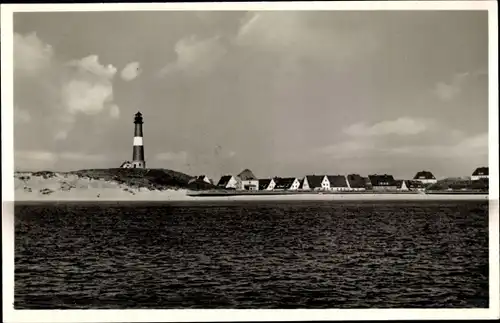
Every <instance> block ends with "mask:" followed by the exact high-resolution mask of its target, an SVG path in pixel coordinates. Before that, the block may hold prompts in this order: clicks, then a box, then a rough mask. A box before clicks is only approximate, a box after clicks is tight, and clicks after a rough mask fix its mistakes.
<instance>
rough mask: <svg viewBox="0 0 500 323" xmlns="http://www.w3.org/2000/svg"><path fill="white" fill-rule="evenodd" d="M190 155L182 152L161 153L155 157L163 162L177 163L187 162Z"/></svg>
mask: <svg viewBox="0 0 500 323" xmlns="http://www.w3.org/2000/svg"><path fill="white" fill-rule="evenodd" d="M187 157H188V154H187V152H185V151H180V152H171V151H169V152H165V153H160V154H157V155H156V156H155V158H156V159H158V160H162V161H176V162H185V161H186V160H187Z"/></svg>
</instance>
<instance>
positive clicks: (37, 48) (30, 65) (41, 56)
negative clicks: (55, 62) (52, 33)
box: [14, 33, 54, 75]
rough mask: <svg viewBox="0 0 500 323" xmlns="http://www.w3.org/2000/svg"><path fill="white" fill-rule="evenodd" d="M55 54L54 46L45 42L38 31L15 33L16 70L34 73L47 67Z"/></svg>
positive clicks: (16, 71)
mask: <svg viewBox="0 0 500 323" xmlns="http://www.w3.org/2000/svg"><path fill="white" fill-rule="evenodd" d="M53 56H54V50H53V48H52V46H50V45H48V44H45V43H43V42H42V41H41V40H40V38H38V36H37V34H36V33H30V34H27V35H21V34H18V33H15V34H14V71H15V73H21V74H27V75H33V74H38V73H40V72H42V71H44V70H45V69H47V68H48V67H49V66H50V64H51V61H52V58H53Z"/></svg>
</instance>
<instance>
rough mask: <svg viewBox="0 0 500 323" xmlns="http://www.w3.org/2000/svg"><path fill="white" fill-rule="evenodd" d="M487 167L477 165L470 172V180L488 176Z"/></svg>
mask: <svg viewBox="0 0 500 323" xmlns="http://www.w3.org/2000/svg"><path fill="white" fill-rule="evenodd" d="M489 172H490V171H489V168H488V167H479V168H476V170H475V171H474V172H473V173H472V176H471V180H473V181H477V180H479V179H481V178H488V177H489Z"/></svg>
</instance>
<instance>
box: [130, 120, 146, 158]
mask: <svg viewBox="0 0 500 323" xmlns="http://www.w3.org/2000/svg"><path fill="white" fill-rule="evenodd" d="M143 123H144V122H143V121H142V114H141V113H140V112H137V113H136V114H135V118H134V124H135V129H134V153H133V156H132V165H133V166H132V167H134V168H146V161H145V160H144V142H143V140H142V137H143V134H142V124H143Z"/></svg>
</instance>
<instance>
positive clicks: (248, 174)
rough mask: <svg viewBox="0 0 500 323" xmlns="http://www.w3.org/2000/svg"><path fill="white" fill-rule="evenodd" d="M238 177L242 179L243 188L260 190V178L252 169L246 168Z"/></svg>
mask: <svg viewBox="0 0 500 323" xmlns="http://www.w3.org/2000/svg"><path fill="white" fill-rule="evenodd" d="M237 177H238V179H239V181H240V185H241V187H240V188H241V189H242V190H250V191H258V190H259V180H258V179H257V177H255V175H254V174H253V173H252V171H251V170H249V169H245V170H244V171H242V172H241V173H239V174H238V176H237Z"/></svg>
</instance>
